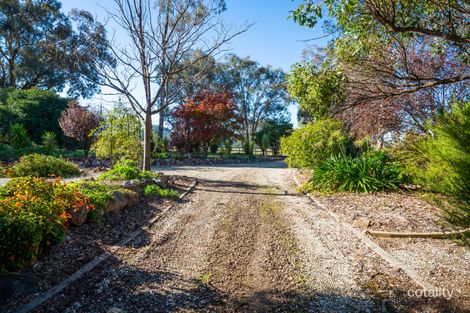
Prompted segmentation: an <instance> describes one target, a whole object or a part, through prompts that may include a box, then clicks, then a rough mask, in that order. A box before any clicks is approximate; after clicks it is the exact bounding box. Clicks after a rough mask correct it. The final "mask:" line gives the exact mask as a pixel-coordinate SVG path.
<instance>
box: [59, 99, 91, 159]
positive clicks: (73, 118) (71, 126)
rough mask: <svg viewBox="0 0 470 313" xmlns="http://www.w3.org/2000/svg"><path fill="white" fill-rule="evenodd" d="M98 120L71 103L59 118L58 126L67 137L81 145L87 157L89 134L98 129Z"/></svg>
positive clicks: (84, 109)
mask: <svg viewBox="0 0 470 313" xmlns="http://www.w3.org/2000/svg"><path fill="white" fill-rule="evenodd" d="M99 124H100V119H99V117H98V116H96V115H95V114H94V113H92V112H90V111H88V110H87V109H86V108H84V107H81V106H79V105H78V104H77V103H76V102H74V101H71V102H70V103H69V107H68V108H67V109H66V110H65V111H64V112H63V113H62V115H61V116H60V118H59V125H60V127H61V128H62V130H63V132H64V134H65V135H66V136H67V137H71V138H74V139H75V140H77V141H78V143H79V144H80V145H82V147H83V150H84V151H85V155H88V151H89V150H90V145H91V137H90V132H91V131H92V130H93V129H95V128H96V127H98V125H99Z"/></svg>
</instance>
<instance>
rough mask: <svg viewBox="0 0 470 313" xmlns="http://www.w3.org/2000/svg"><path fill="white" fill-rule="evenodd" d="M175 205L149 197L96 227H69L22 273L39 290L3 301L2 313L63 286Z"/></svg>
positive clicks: (181, 183)
mask: <svg viewBox="0 0 470 313" xmlns="http://www.w3.org/2000/svg"><path fill="white" fill-rule="evenodd" d="M172 182H173V184H172V187H173V188H175V189H177V190H178V189H179V190H182V189H184V188H186V186H187V185H188V184H189V180H188V179H185V178H184V177H182V178H176V179H174V180H172ZM172 201H175V200H168V199H162V198H158V197H147V198H143V199H142V201H141V202H140V203H139V204H138V205H136V206H132V207H126V208H124V209H121V210H117V211H113V212H110V213H107V214H105V215H104V216H103V217H102V219H101V220H100V221H99V222H97V223H85V224H83V225H82V226H80V227H76V226H70V227H69V229H68V231H67V234H66V239H65V241H64V242H63V243H61V244H58V245H55V246H53V247H51V248H49V249H48V250H47V251H45V252H43V254H42V255H41V256H40V258H39V260H38V261H37V262H36V263H35V264H34V265H33V266H31V267H29V268H27V269H25V270H24V271H22V273H20V277H21V276H22V275H25V276H26V277H32V279H33V281H34V285H36V284H37V286H35V287H37V288H36V290H35V291H34V292H30V293H27V294H23V295H21V296H18V297H12V298H10V299H8V300H7V299H5V298H4V297H2V298H1V300H0V311H1V312H10V311H14V309H15V308H17V307H18V306H19V305H20V304H22V303H25V302H27V301H28V300H30V299H31V298H32V297H34V296H35V295H37V294H38V293H40V292H44V291H45V290H47V289H49V288H51V287H52V286H54V285H55V284H57V283H59V282H61V281H62V280H64V279H65V278H66V277H67V276H69V275H71V274H72V273H74V272H75V271H77V270H78V269H79V268H81V267H82V266H83V265H85V264H86V263H88V262H90V261H91V260H93V259H94V258H95V257H96V256H98V255H99V254H101V253H102V252H104V251H106V250H107V248H109V247H110V246H112V245H115V244H116V243H117V242H119V241H120V240H121V239H123V238H124V237H126V235H128V234H129V233H130V232H132V231H134V230H135V229H137V228H139V227H141V226H142V225H144V224H145V223H146V222H147V221H148V220H150V219H151V218H152V217H153V216H155V215H158V214H159V213H160V212H161V210H162V209H163V208H164V207H166V206H167V205H168V204H169V203H171V202H172Z"/></svg>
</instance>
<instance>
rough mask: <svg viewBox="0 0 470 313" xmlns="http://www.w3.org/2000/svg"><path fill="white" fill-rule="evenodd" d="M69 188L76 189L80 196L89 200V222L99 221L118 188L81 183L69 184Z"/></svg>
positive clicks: (95, 183) (93, 183)
mask: <svg viewBox="0 0 470 313" xmlns="http://www.w3.org/2000/svg"><path fill="white" fill-rule="evenodd" d="M68 186H69V187H70V188H77V189H78V190H79V191H80V193H81V194H82V195H84V196H85V197H87V198H88V199H90V203H91V204H92V205H93V210H92V211H90V212H89V214H88V219H89V220H91V221H99V220H100V219H101V218H102V217H103V215H104V210H105V209H106V207H107V205H108V203H109V200H111V197H112V195H113V192H114V191H116V190H118V189H119V187H118V186H113V185H107V184H103V183H102V182H91V181H82V182H78V183H71V184H69V185H68Z"/></svg>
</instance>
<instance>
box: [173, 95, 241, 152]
mask: <svg viewBox="0 0 470 313" xmlns="http://www.w3.org/2000/svg"><path fill="white" fill-rule="evenodd" d="M233 98H234V94H233V93H230V92H227V91H222V92H214V91H210V90H202V91H200V92H199V93H198V94H197V95H196V96H195V97H193V98H192V99H189V100H188V101H186V102H185V103H183V104H181V105H180V106H179V107H177V108H176V109H175V110H174V111H173V113H172V116H173V118H174V122H173V131H172V134H171V144H172V145H173V146H174V147H175V148H176V149H177V150H178V151H180V152H183V153H189V152H193V151H195V150H197V149H201V150H202V151H204V152H205V153H207V150H208V148H209V145H210V144H211V143H218V142H220V141H221V140H222V139H223V138H227V137H230V136H233V133H234V129H235V127H236V125H237V114H236V106H235V104H234V102H233Z"/></svg>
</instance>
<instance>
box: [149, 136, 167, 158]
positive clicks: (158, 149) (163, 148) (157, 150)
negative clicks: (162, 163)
mask: <svg viewBox="0 0 470 313" xmlns="http://www.w3.org/2000/svg"><path fill="white" fill-rule="evenodd" d="M154 138H155V139H154V145H155V146H154V148H153V152H152V158H155V159H161V160H163V159H166V158H167V157H168V150H167V147H168V140H167V139H166V138H161V137H160V136H158V135H157V136H154Z"/></svg>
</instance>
